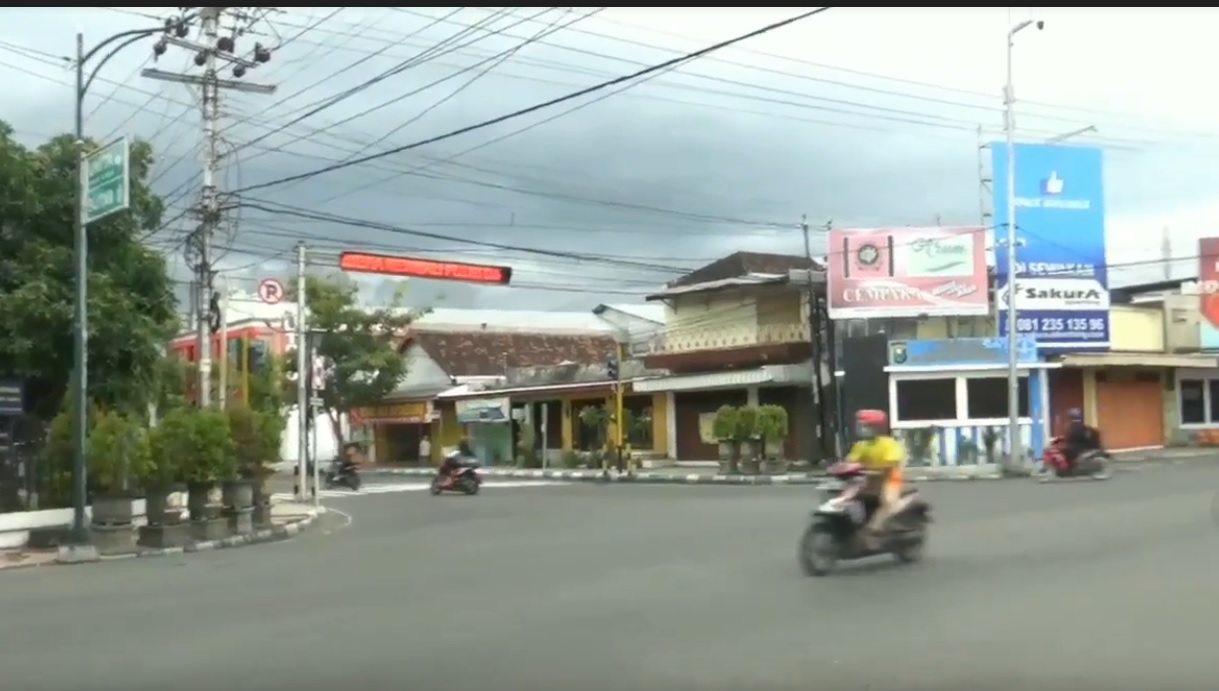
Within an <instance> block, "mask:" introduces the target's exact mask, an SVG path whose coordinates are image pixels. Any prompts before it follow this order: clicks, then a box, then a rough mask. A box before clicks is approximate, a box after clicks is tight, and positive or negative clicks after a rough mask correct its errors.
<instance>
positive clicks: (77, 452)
mask: <svg viewBox="0 0 1219 691" xmlns="http://www.w3.org/2000/svg"><path fill="white" fill-rule="evenodd" d="M164 30H165V27H161V26H157V27H152V28H148V29H132V30H130V31H122V32H119V33H117V34H115V35H113V36H111V37H110V38H107V39H106V40H104V41H102V42H101V43H99V44H97V45H96V46H94V47H93V48H92V49H90V50H88V51H86V50H85V37H84V35H83V34H79V33H78V34H76V88H75V90H74V96H75V98H74V101H75V104H74V105H75V110H76V131H75V140H76V141H75V146H76V193H75V197H76V201H75V204H74V212H73V219H72V230H73V238H74V243H75V259H76V270H75V274H76V291H75V292H76V305H75V314H74V321H75V324H74V325H73V326H74V328H73V334H72V336H73V339H72V340H73V353H72V362H73V370H74V372H73V374H74V377H73V382H72V383H73V392H72V394H73V396H72V401H73V404H74V405H75V410H74V411H73V418H74V420H73V429H72V446H73V458H72V529H71V533H70V535H69V540H68V546H69V547H82V546H84V545H86V544H87V543H88V541H89V533H88V529H87V528H86V526H85V504H86V502H87V501H88V496H87V476H86V469H85V439H86V436H85V433H86V424H87V421H88V415H87V411H86V407H87V399H88V390H89V313H88V271H89V239H88V236H87V234H86V233H85V185H86V182H87V181H86V180H85V109H84V104H85V94H86V93H87V92H88V91H89V87H90V86H92V85H93V80H94V79H95V78H97V74H98V72H100V71H101V69H102V67H104V66H105V65H106V63H107V62H109V61H110V58H112V57H114V56H115V55H116V54H118V52H119V51H121V50H123V49H124V48H126V47H127V46H129V45H131V44H132V43H135V42H136V41H138V40H140V39H142V38H145V37H148V36H152V35H153V34H157V33H160V32H162V31H164ZM124 39H125V40H124ZM116 41H122V43H120V44H118V45H117V46H114V47H113V48H111V49H110V51H109V52H108V53H106V54H105V55H104V56H103V57H102V59H101V60H99V61H98V63H97V65H96V66H95V67H94V68H93V69H92V71H90V72H89V74H88V76H87V77H86V76H85V65H86V64H88V62H89V61H90V60H92V59H93V58H94V57H96V56H97V54H98V53H100V52H101V51H102V50H103V49H105V48H106V47H107V46H109V45H111V44H113V43H115V42H116ZM79 558H80V559H88V558H90V555H84V554H82V555H80V557H79ZM68 559H69V560H72V559H73V557H71V556H69V557H68Z"/></svg>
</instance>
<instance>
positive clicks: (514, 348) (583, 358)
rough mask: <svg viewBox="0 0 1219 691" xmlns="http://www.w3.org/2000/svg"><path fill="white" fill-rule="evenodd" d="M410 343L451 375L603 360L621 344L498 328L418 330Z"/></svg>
mask: <svg viewBox="0 0 1219 691" xmlns="http://www.w3.org/2000/svg"><path fill="white" fill-rule="evenodd" d="M406 343H407V344H410V343H416V344H418V345H419V346H420V347H421V348H423V350H424V352H426V353H427V354H428V356H430V357H431V358H432V360H433V361H434V362H435V363H436V364H437V365H439V366H440V368H441V369H443V370H444V371H445V372H446V373H447V374H448V375H449V376H450V377H478V376H501V375H504V374H505V373H506V371H507V370H508V369H510V368H516V367H545V366H552V365H558V364H560V363H564V362H573V363H576V364H580V365H595V364H601V363H604V362H605V361H606V360H607V359H608V358H610V357H611V356H612V355H613V354H614V352H615V349H616V347H617V346H616V345H615V342H614V339H613V337H612V336H598V335H583V336H580V335H567V334H542V333H519V332H495V331H451V332H445V331H424V330H416V331H413V332H412V333H411V335H410V336H409V337H408V338H407V342H406ZM404 345H405V344H404Z"/></svg>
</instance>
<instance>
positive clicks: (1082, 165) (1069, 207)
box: [991, 144, 1109, 350]
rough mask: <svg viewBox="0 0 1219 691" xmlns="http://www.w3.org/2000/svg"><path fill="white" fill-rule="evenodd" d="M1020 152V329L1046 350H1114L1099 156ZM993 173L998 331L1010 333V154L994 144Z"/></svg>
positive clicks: (1033, 149)
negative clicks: (1008, 186)
mask: <svg viewBox="0 0 1219 691" xmlns="http://www.w3.org/2000/svg"><path fill="white" fill-rule="evenodd" d="M1015 151H1016V190H1015V191H1016V195H1015V196H1016V218H1015V223H1016V235H1017V245H1016V267H1015V268H1016V270H1015V277H1016V280H1015V281H1014V284H1015V291H1016V329H1017V331H1018V332H1019V333H1021V334H1026V335H1029V336H1032V337H1033V338H1034V339H1036V341H1037V344H1038V345H1039V346H1041V347H1042V348H1043V349H1049V350H1063V349H1086V350H1108V349H1109V272H1108V269H1107V266H1106V263H1105V195H1104V182H1103V175H1102V155H1101V151H1100V149H1091V148H1083V147H1075V146H1059V145H1051V144H1018V145H1016V147H1015ZM991 153H992V159H993V161H994V168H995V175H994V178H995V184H994V188H995V201H994V203H995V239H996V240H997V242H996V243H995V245H996V251H995V255H996V262H995V264H996V273H997V274H998V284H999V287H998V289H997V290H996V291H995V295H996V297H997V300H998V302H999V305H998V306H999V309H1000V310H1001V311H1000V314H999V332H1000V333H1001V334H1006V333H1007V328H1008V323H1007V321H1008V319H1007V316H1008V315H1007V313H1006V309H1007V304H1008V300H1007V297H1008V295H1009V284H1010V283H1013V282H1012V281H1009V280H1008V276H1009V275H1010V274H1011V273H1012V272H1010V271H1009V268H1008V266H1007V252H1006V248H1005V246H1004V245H1003V244H1002V243H1003V241H1004V239H1005V238H1006V237H1007V227H1008V225H1007V224H1008V218H1007V176H1006V175H1005V174H1004V172H1003V171H1005V170H1007V147H1006V145H1004V144H992V145H991Z"/></svg>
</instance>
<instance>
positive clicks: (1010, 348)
mask: <svg viewBox="0 0 1219 691" xmlns="http://www.w3.org/2000/svg"><path fill="white" fill-rule="evenodd" d="M1030 26H1036V27H1037V30H1038V31H1040V30H1042V29H1044V28H1045V22H1043V21H1040V20H1038V21H1035V22H1034V21H1033V20H1031V19H1026V20H1024V21H1023V22H1020V23H1019V24H1016V25H1015V26H1013V27H1012V28H1011V29H1010V30H1009V31H1008V32H1007V84H1005V85H1004V87H1003V106H1004V118H1003V129H1004V133H1005V134H1006V136H1007V412H1008V421H1007V434H1008V439H1009V440H1010V441H1009V444H1010V448H1011V451H1010V453H1009V455H1008V464H1009V465H1010V466H1013V467H1014V466H1015V464H1016V462H1017V461H1016V459H1017V458H1019V457H1020V359H1019V357H1018V352H1017V346H1019V343H1020V341H1019V334H1018V331H1017V329H1016V292H1017V291H1016V242H1017V237H1016V113H1015V111H1016V91H1015V88H1014V86H1013V85H1012V54H1013V53H1014V51H1015V48H1016V34H1018V33H1020V32H1021V31H1024V30H1025V29H1027V28H1029V27H1030Z"/></svg>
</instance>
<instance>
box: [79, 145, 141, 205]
mask: <svg viewBox="0 0 1219 691" xmlns="http://www.w3.org/2000/svg"><path fill="white" fill-rule="evenodd" d="M128 151H129V149H128V148H127V139H126V137H124V138H123V139H119V140H118V141H115V142H111V143H110V144H107V145H106V146H104V147H102V148H100V149H98V150H97V151H94V152H93V153H91V154H89V155H88V156H86V157H85V219H84V220H85V223H92V222H94V221H99V220H101V219H103V218H105V217H107V216H109V215H110V214H113V213H116V212H118V211H122V210H124V209H126V208H127V207H128V206H129V205H130V203H131V158H130V157H129V156H128Z"/></svg>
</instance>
